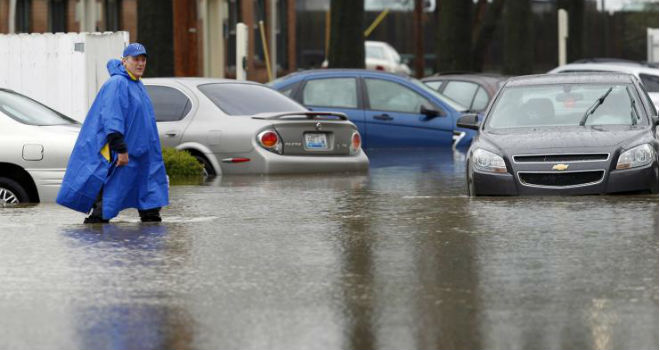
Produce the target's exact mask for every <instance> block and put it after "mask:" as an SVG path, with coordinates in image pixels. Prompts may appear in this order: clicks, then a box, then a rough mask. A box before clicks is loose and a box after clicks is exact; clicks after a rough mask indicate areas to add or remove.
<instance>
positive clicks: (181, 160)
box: [163, 147, 204, 177]
mask: <svg viewBox="0 0 660 350" xmlns="http://www.w3.org/2000/svg"><path fill="white" fill-rule="evenodd" d="M163 162H164V163H165V171H167V175H169V176H170V177H175V176H202V175H203V174H204V166H203V165H202V164H201V163H199V162H198V161H197V159H195V157H193V156H192V155H191V154H190V153H188V152H186V151H177V150H176V149H174V148H171V147H166V148H163Z"/></svg>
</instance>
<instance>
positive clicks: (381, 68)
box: [376, 66, 385, 71]
mask: <svg viewBox="0 0 660 350" xmlns="http://www.w3.org/2000/svg"><path fill="white" fill-rule="evenodd" d="M376 70H382V71H384V70H385V67H383V66H376Z"/></svg>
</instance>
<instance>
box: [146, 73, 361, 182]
mask: <svg viewBox="0 0 660 350" xmlns="http://www.w3.org/2000/svg"><path fill="white" fill-rule="evenodd" d="M143 82H144V84H145V85H146V88H147V91H148V92H149V95H150V96H151V99H152V102H153V105H154V110H155V114H156V120H157V124H158V131H159V134H160V140H161V143H162V145H163V146H164V147H175V148H177V149H179V150H186V151H188V152H190V153H191V154H192V155H193V156H195V157H196V158H197V159H198V160H199V161H200V162H201V163H202V164H203V165H204V168H205V170H206V172H207V173H208V174H209V175H220V174H225V175H227V174H282V173H319V172H352V171H366V170H367V169H368V165H369V161H368V159H367V156H366V155H365V154H364V152H363V151H362V141H361V136H360V134H359V133H358V131H357V128H356V126H355V125H354V124H353V123H352V122H350V121H349V120H348V119H347V118H346V116H345V115H343V114H339V113H330V112H328V113H324V112H311V111H309V110H308V109H306V108H305V107H303V106H301V105H300V104H298V103H297V102H295V101H293V100H291V99H289V98H288V97H286V96H284V95H282V94H280V93H279V92H276V91H274V90H271V89H270V88H268V87H265V86H263V85H261V84H258V83H253V82H238V81H234V80H224V79H209V78H151V79H144V80H143Z"/></svg>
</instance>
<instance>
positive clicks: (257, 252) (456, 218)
mask: <svg viewBox="0 0 660 350" xmlns="http://www.w3.org/2000/svg"><path fill="white" fill-rule="evenodd" d="M370 158H371V161H372V162H371V169H370V172H369V174H363V175H328V176H270V177H266V176H252V177H240V176H235V177H224V178H216V179H214V180H212V181H208V182H205V183H204V184H203V185H201V186H174V187H172V188H171V196H170V197H171V205H170V207H168V208H166V209H165V210H164V211H163V216H164V219H165V222H164V223H163V224H160V225H159V224H140V223H139V222H138V218H137V212H136V211H133V210H127V211H124V212H122V214H121V215H120V216H119V217H118V218H117V219H116V220H114V221H113V223H112V224H108V225H93V226H85V225H82V224H80V222H82V219H83V215H82V214H78V213H75V212H72V211H70V210H68V209H64V208H62V207H58V206H56V205H54V204H39V205H31V206H21V207H6V208H0V315H2V317H0V348H2V349H26V348H30V349H74V348H85V349H90V348H93V349H137V348H139V349H157V348H168V349H217V348H232V349H238V348H240V349H264V348H277V349H306V348H325V349H339V348H341V349H349V348H356V349H358V348H359V349H372V348H380V349H409V348H424V349H427V348H428V349H435V348H438V349H440V348H456V349H475V348H488V349H569V348H571V349H575V348H579V349H657V348H658V196H657V195H637V196H584V197H514V198H478V199H471V198H468V197H466V196H465V189H464V179H463V176H464V154H463V153H461V152H447V151H444V152H441V151H437V150H410V151H405V152H402V151H398V152H388V151H383V152H372V153H371V154H370Z"/></svg>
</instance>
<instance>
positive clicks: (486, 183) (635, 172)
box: [458, 73, 658, 195]
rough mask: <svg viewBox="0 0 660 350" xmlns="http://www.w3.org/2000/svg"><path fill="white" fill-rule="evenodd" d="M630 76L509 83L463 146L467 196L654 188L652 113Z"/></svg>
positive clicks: (469, 124) (467, 122)
mask: <svg viewBox="0 0 660 350" xmlns="http://www.w3.org/2000/svg"><path fill="white" fill-rule="evenodd" d="M644 94H645V92H644V90H643V89H642V87H641V86H640V81H639V79H637V78H636V77H634V76H632V75H628V74H618V73H575V74H573V73H571V74H563V75H536V76H523V77H517V78H513V79H511V80H509V81H508V82H507V83H506V84H505V85H504V86H503V87H502V89H501V90H500V91H499V92H498V94H497V96H496V97H495V101H494V102H493V103H492V104H491V106H490V107H489V108H488V110H487V111H486V115H485V118H484V120H483V122H482V123H479V122H478V121H477V118H476V115H466V116H464V117H461V118H460V119H459V120H458V125H459V126H462V127H466V128H472V129H476V130H479V134H478V136H477V137H475V138H474V141H473V143H472V145H471V146H470V149H469V150H468V161H467V172H466V174H467V187H468V193H469V194H470V195H520V194H600V193H616V192H653V193H657V191H658V139H657V125H658V117H657V116H656V115H653V113H654V112H652V111H654V109H653V107H652V106H651V105H650V102H649V99H648V98H647V97H646V96H645V95H644Z"/></svg>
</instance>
